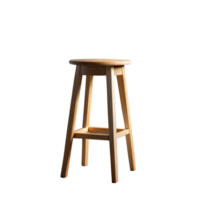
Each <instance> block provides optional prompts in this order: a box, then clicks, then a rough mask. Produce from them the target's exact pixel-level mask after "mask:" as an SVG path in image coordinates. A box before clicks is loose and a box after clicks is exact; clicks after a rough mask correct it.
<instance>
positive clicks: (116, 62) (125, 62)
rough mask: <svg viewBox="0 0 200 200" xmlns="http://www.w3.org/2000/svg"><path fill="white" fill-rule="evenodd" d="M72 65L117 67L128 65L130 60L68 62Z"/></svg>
mask: <svg viewBox="0 0 200 200" xmlns="http://www.w3.org/2000/svg"><path fill="white" fill-rule="evenodd" d="M69 63H70V64H73V65H92V66H97V65H98V66H119V65H129V64H130V63H131V61H130V60H116V59H74V60H70V61H69Z"/></svg>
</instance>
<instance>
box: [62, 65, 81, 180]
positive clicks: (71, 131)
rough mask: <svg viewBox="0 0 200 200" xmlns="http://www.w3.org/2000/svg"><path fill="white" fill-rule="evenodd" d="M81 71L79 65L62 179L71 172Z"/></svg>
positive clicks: (70, 113) (72, 100) (75, 78)
mask: <svg viewBox="0 0 200 200" xmlns="http://www.w3.org/2000/svg"><path fill="white" fill-rule="evenodd" d="M80 69H81V66H78V65H77V66H76V72H75V77H74V86H73V91H72V98H71V107H70V112H69V119H68V127H67V136H66V142H65V151H64V157H63V165H62V171H61V177H62V178H64V177H67V175H68V170H69V161H70V155H71V148H72V140H73V135H74V128H75V122H76V114H77V108H78V101H79V95H80V89H81V81H82V75H81V73H80V71H81V70H80Z"/></svg>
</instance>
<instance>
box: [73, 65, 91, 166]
mask: <svg viewBox="0 0 200 200" xmlns="http://www.w3.org/2000/svg"><path fill="white" fill-rule="evenodd" d="M81 69H82V67H81ZM93 79H94V76H85V77H84V87H83V99H82V101H84V106H83V110H82V112H83V118H82V127H83V128H84V127H89V126H91V123H92V122H91V118H92V117H91V116H92V110H91V109H92V108H93V107H92V104H93V101H92V90H93ZM76 136H78V135H76ZM85 136H87V132H86V135H85ZM75 139H81V141H80V163H81V164H80V166H82V167H90V151H89V144H90V141H89V137H82V138H80V137H75Z"/></svg>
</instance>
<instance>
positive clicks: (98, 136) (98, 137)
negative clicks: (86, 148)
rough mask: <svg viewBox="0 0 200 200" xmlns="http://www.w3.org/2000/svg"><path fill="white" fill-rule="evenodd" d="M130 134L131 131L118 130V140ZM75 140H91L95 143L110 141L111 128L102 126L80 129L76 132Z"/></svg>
mask: <svg viewBox="0 0 200 200" xmlns="http://www.w3.org/2000/svg"><path fill="white" fill-rule="evenodd" d="M128 134H129V129H125V128H120V127H118V128H117V134H116V138H117V139H120V138H122V137H124V136H125V135H128ZM74 139H90V140H94V141H109V128H108V127H102V126H90V127H88V128H81V127H80V128H78V129H77V130H75V131H74Z"/></svg>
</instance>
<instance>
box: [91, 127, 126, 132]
mask: <svg viewBox="0 0 200 200" xmlns="http://www.w3.org/2000/svg"><path fill="white" fill-rule="evenodd" d="M123 130H124V128H118V129H117V132H119V131H123ZM88 132H95V133H109V128H104V127H88Z"/></svg>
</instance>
